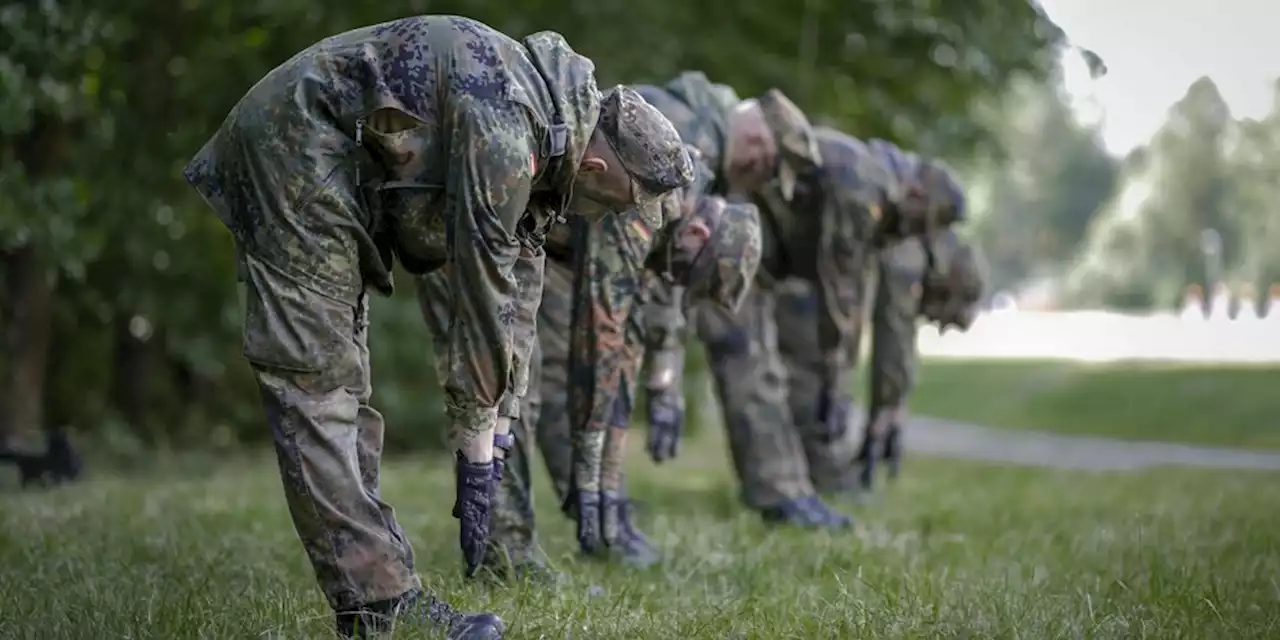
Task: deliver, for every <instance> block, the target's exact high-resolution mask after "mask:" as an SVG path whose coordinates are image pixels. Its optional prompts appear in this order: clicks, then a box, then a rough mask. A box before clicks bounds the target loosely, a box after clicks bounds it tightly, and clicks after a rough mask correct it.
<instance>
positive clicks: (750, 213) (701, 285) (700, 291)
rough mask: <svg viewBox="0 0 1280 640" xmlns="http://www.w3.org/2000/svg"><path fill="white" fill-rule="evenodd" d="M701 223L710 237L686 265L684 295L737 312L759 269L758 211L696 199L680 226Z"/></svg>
mask: <svg viewBox="0 0 1280 640" xmlns="http://www.w3.org/2000/svg"><path fill="white" fill-rule="evenodd" d="M694 220H699V221H701V222H702V223H703V224H704V225H706V227H707V228H708V229H710V230H711V236H710V238H709V239H708V241H707V242H706V244H705V245H703V248H702V250H701V251H699V252H698V254H697V255H696V256H691V257H689V258H687V259H686V260H684V261H677V262H685V263H686V264H687V265H688V270H687V271H686V272H685V277H684V282H685V286H686V288H687V289H688V295H690V296H692V297H693V298H695V299H702V300H709V301H711V302H714V303H716V304H718V305H720V306H722V307H724V308H726V309H728V310H729V311H737V309H738V307H739V306H740V305H741V304H742V300H743V298H745V297H746V295H747V291H748V290H749V289H750V288H751V282H752V281H753V280H754V279H755V277H756V271H757V270H758V269H759V268H760V254H761V242H762V240H761V237H760V211H759V210H758V209H757V208H756V206H755V205H754V204H749V203H733V204H730V203H728V202H725V200H724V199H723V198H718V197H704V198H699V199H698V202H697V205H696V206H695V207H694V210H693V214H692V215H690V216H688V217H687V218H686V219H685V221H683V224H690V223H692V222H693V221H694Z"/></svg>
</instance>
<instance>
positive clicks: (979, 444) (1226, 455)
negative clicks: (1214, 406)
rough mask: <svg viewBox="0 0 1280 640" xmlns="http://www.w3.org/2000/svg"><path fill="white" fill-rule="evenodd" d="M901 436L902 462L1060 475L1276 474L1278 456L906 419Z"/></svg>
mask: <svg viewBox="0 0 1280 640" xmlns="http://www.w3.org/2000/svg"><path fill="white" fill-rule="evenodd" d="M905 435H906V443H905V444H906V447H907V455H908V456H909V455H911V454H914V453H920V454H925V455H935V456H941V457H947V458H964V459H969V460H986V461H990V462H1008V463H1013V464H1024V465H1033V466H1039V467H1057V468H1062V469H1094V470H1118V469H1144V468H1148V467H1156V466H1164V465H1184V466H1193V467H1211V468H1218V469H1263V470H1280V452H1274V453H1272V452H1262V451H1250V450H1246V449H1225V448H1218V447H1201V446H1193V445H1184V444H1172V443H1164V442H1133V441H1125V440H1113V439H1109V438H1094V437H1083V436H1064V435H1057V434H1052V433H1044V432H1039V431H1022V430H1016V429H993V428H990V427H980V426H977V425H971V424H964V423H960V422H954V421H951V420H941V419H937V418H929V417H925V416H913V417H911V418H910V424H909V425H908V426H907V427H906V434H905Z"/></svg>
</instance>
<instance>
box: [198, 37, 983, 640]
mask: <svg viewBox="0 0 1280 640" xmlns="http://www.w3.org/2000/svg"><path fill="white" fill-rule="evenodd" d="M185 176H186V178H187V180H188V181H189V182H190V183H191V184H192V185H193V186H194V187H195V188H196V189H197V190H198V191H199V192H200V193H201V195H202V196H203V197H204V199H205V200H206V201H207V202H208V203H209V204H210V205H211V207H212V208H213V209H214V210H215V211H216V212H217V215H218V216H219V217H220V218H221V220H222V221H223V222H224V223H225V224H226V226H227V227H228V228H229V229H230V230H231V232H232V236H233V238H234V244H235V248H236V255H237V264H238V266H239V274H238V275H239V278H240V280H241V281H242V282H243V283H244V285H245V287H246V290H247V296H246V300H247V302H246V309H245V321H244V322H245V325H244V355H245V357H246V358H247V359H248V360H249V362H250V363H251V365H252V368H253V371H254V374H255V376H256V380H257V383H258V385H259V388H260V390H261V396H262V402H263V406H264V409H265V412H266V417H267V422H268V423H269V426H270V428H271V432H272V436H273V439H274V442H275V449H276V453H277V457H278V461H279V465H280V474H281V478H282V480H283V484H284V492H285V496H286V498H287V502H288V507H289V511H290V514H291V516H292V518H293V522H294V525H295V527H296V530H297V533H298V536H299V538H300V539H301V541H302V544H303V547H304V548H305V550H306V552H307V555H308V556H309V558H310V560H311V563H312V565H313V567H314V569H315V573H316V576H317V579H318V581H319V584H320V587H321V589H322V590H323V592H324V594H325V596H326V598H327V599H328V601H329V604H330V605H331V606H332V607H333V609H334V611H335V614H336V620H337V628H338V632H339V634H340V635H343V636H363V635H366V634H368V633H379V632H381V631H384V630H386V629H388V628H390V626H391V625H392V624H393V622H394V620H395V619H397V618H401V619H404V618H411V619H415V620H418V621H421V622H422V623H424V624H433V625H436V626H439V627H442V628H444V629H447V633H448V635H449V637H450V638H468V639H470V638H500V637H502V634H503V633H504V627H505V625H504V623H503V622H502V621H501V620H500V619H499V618H498V617H497V616H496V615H493V614H487V613H486V614H463V613H458V612H456V611H455V610H454V609H453V608H452V607H451V606H449V605H448V604H447V603H445V602H443V601H441V600H438V599H437V598H436V597H435V596H433V595H430V594H428V593H426V592H425V591H424V590H423V588H422V584H421V581H420V579H419V577H418V575H417V570H416V568H415V566H414V559H413V552H412V549H411V547H410V544H409V541H408V540H407V538H406V536H405V534H404V532H403V531H402V530H401V528H400V527H399V525H398V524H397V522H396V518H395V515H394V511H393V509H392V508H391V506H390V505H388V504H387V503H386V502H384V501H383V500H382V499H381V498H380V496H379V491H378V473H379V469H378V468H379V459H380V456H381V452H382V443H383V431H384V425H383V420H382V416H381V415H380V414H379V413H378V412H377V411H376V410H375V409H374V408H373V407H371V406H370V404H369V399H370V396H371V393H372V390H371V384H370V375H369V371H370V369H369V351H368V348H367V330H368V296H369V294H370V293H371V292H376V293H378V294H381V295H388V294H390V293H391V290H392V279H391V271H392V265H393V262H394V261H396V260H398V261H399V262H400V263H401V264H402V265H403V266H404V267H405V268H406V269H407V270H408V271H409V272H410V273H412V274H414V275H415V278H416V280H415V286H416V290H417V293H418V295H419V299H420V301H421V304H422V310H423V314H424V317H425V318H426V319H427V323H428V325H429V326H430V329H431V333H432V335H433V338H434V341H435V347H436V349H435V352H436V354H437V363H438V364H437V366H438V369H439V373H440V379H441V380H442V381H443V383H444V386H445V392H446V393H445V397H446V410H447V415H448V417H449V421H450V437H451V438H452V442H453V446H454V448H455V450H456V454H455V456H456V457H455V468H456V480H457V496H456V499H455V502H454V504H453V512H452V515H453V516H454V517H455V518H457V519H458V520H459V543H460V546H461V549H462V554H463V556H464V559H465V562H466V566H467V572H468V574H469V575H475V574H476V573H477V572H479V571H481V570H484V571H485V573H486V575H491V576H495V577H498V578H507V577H515V576H526V577H531V578H538V579H541V578H554V574H553V573H551V572H550V571H549V570H547V569H546V568H545V565H544V564H543V563H542V561H541V558H539V557H538V555H537V552H536V551H535V550H536V548H537V546H536V545H535V543H534V527H533V509H532V504H531V502H532V496H531V495H530V481H529V480H530V465H531V457H532V456H531V453H530V452H531V449H532V445H533V443H534V442H536V443H537V445H538V448H539V449H540V450H541V452H542V455H543V457H544V459H545V461H546V463H547V467H548V468H549V469H550V470H551V473H552V475H553V477H554V484H555V488H556V492H557V494H558V496H557V498H558V499H559V500H561V501H562V503H563V505H564V507H565V511H566V513H568V514H569V515H570V516H571V517H573V518H575V519H576V520H577V522H578V538H579V542H580V544H581V546H582V549H583V550H584V551H585V552H588V553H615V554H618V555H620V556H621V557H623V558H625V559H626V560H628V561H631V562H635V563H649V562H653V561H654V560H656V558H657V554H656V550H655V549H654V548H653V547H652V546H651V545H650V544H649V543H648V542H647V541H646V540H645V538H644V537H643V536H642V535H641V534H640V533H639V532H638V531H637V530H636V529H635V527H634V524H633V523H632V521H631V514H630V511H631V510H630V505H629V502H628V501H627V499H626V492H625V486H624V482H623V477H622V476H623V474H622V465H621V451H622V449H623V448H624V445H625V439H626V434H627V424H628V422H629V419H630V416H631V413H632V405H633V400H634V399H635V398H636V397H637V392H638V387H639V386H640V383H639V377H640V375H641V373H640V372H641V371H642V370H644V371H647V374H646V376H645V378H646V379H645V381H644V386H646V387H647V392H648V394H647V397H648V407H647V410H648V417H649V421H650V424H651V431H650V439H649V449H650V452H651V454H652V456H653V458H654V459H655V460H658V461H662V460H665V459H668V458H670V457H672V456H674V455H675V454H676V450H677V445H678V441H679V437H680V432H681V426H682V425H681V423H682V421H683V406H684V405H683V400H682V396H681V364H682V363H683V360H684V356H683V352H682V349H683V344H684V340H683V337H684V335H685V326H686V317H688V318H689V320H690V326H694V327H696V334H697V336H698V337H699V338H700V339H701V341H702V342H703V344H705V345H706V347H707V349H708V351H709V353H710V356H711V361H712V365H713V369H714V373H715V381H716V385H717V391H718V394H719V397H720V401H721V405H722V407H723V408H724V415H725V418H726V421H727V422H728V428H729V433H730V442H731V443H732V457H733V462H734V466H735V468H736V470H737V473H738V476H739V478H740V480H741V484H742V493H743V495H742V498H743V500H744V502H745V503H746V504H747V505H748V507H749V508H751V509H755V510H757V511H759V512H760V513H761V514H762V515H763V516H764V517H765V518H766V519H768V520H770V521H774V522H778V523H784V524H792V525H800V526H805V527H824V528H844V527H848V526H849V525H850V519H849V518H848V517H847V516H844V515H840V514H838V513H836V512H834V511H833V510H832V509H830V508H829V507H828V506H827V505H826V504H824V503H823V502H822V501H821V500H820V499H819V498H818V497H817V492H818V491H821V490H834V489H839V488H841V487H842V486H843V485H844V484H845V483H846V478H847V477H848V476H849V475H850V473H851V472H852V471H851V470H852V469H853V468H854V467H855V466H857V465H856V460H855V459H856V458H859V457H860V458H861V459H863V460H865V461H866V462H867V464H864V465H862V469H863V470H864V471H866V470H868V469H870V467H871V465H870V463H871V462H873V461H874V460H875V459H876V458H877V457H879V453H880V451H882V450H883V448H884V447H886V446H887V447H888V448H889V449H890V450H893V449H894V448H895V446H897V445H896V444H895V443H896V442H897V433H898V429H897V426H898V414H899V412H900V410H901V406H902V399H903V395H904V393H905V392H906V390H907V388H908V387H909V386H910V380H911V370H912V355H911V354H912V351H913V349H914V333H915V330H914V327H915V321H916V316H917V315H924V316H926V317H928V318H930V319H931V320H934V321H937V322H939V323H942V324H947V323H950V324H957V325H960V326H962V327H964V326H967V324H968V322H970V321H971V318H972V311H971V309H972V306H973V304H974V302H975V301H976V297H977V294H978V292H979V290H980V288H981V287H980V283H979V282H978V280H977V278H976V271H975V270H974V269H973V265H972V262H973V261H972V257H971V253H970V251H969V249H968V248H967V247H966V246H964V245H963V244H961V243H960V242H959V241H958V240H957V239H956V238H955V236H954V235H952V234H951V233H950V232H949V231H947V227H948V226H949V225H950V224H951V223H953V222H955V221H957V220H959V219H961V218H963V216H964V198H963V196H962V194H961V190H960V187H959V186H958V185H957V184H956V182H955V180H954V178H953V177H952V176H951V175H950V173H949V172H948V171H947V170H946V169H945V168H944V167H943V166H941V165H940V164H939V163H937V162H935V161H932V160H928V159H923V158H919V157H916V156H915V155H913V154H910V153H906V152H903V151H901V150H899V149H898V148H897V147H895V146H894V145H892V144H889V143H886V142H883V141H870V142H863V141H861V140H858V139H855V138H853V137H850V136H848V135H845V134H843V133H840V132H838V131H834V130H830V129H824V128H820V127H812V126H811V125H810V124H809V122H808V120H807V119H806V117H805V115H804V114H803V113H802V112H801V111H800V109H798V108H797V107H796V106H795V105H794V104H793V103H792V102H791V101H789V100H788V99H787V98H786V97H785V96H784V95H783V94H782V93H781V92H779V91H776V90H772V91H769V92H767V93H765V94H763V95H760V96H758V97H756V98H754V99H748V100H742V99H740V98H739V96H737V95H736V94H735V92H734V91H733V90H732V89H731V88H729V87H727V86H724V85H719V84H712V83H711V82H709V81H708V80H707V78H706V77H705V76H704V75H703V74H701V73H697V72H687V73H684V74H682V75H680V76H679V77H677V78H676V79H675V80H672V81H671V82H670V83H668V84H666V85H664V86H661V87H657V86H635V87H623V86H618V87H614V88H611V89H607V90H603V91H602V90H600V89H599V88H598V87H597V85H596V81H595V77H594V66H593V63H592V62H591V60H589V59H587V58H585V57H583V56H581V55H579V54H577V53H575V52H574V51H573V49H572V48H571V47H570V46H569V44H568V43H567V42H565V40H564V38H563V37H562V36H560V35H559V34H557V33H554V32H549V31H544V32H540V33H536V34H534V35H531V36H528V37H526V38H524V39H521V40H516V39H513V38H511V37H508V36H506V35H504V34H502V33H499V32H497V31H495V30H493V29H492V28H490V27H488V26H486V25H484V24H481V23H479V22H476V21H474V20H470V19H467V18H462V17H457V16H418V17H411V18H404V19H400V20H396V21H392V22H387V23H383V24H379V25H374V26H370V27H365V28H361V29H356V30H353V31H349V32H346V33H342V34H339V35H336V36H333V37H331V38H328V39H325V40H323V41H321V42H319V43H317V44H315V45H313V46H311V47H310V48H308V49H306V50H304V51H302V52H301V53H299V54H298V55H296V56H294V57H293V58H291V59H290V60H288V61H287V62H285V63H284V64H282V65H281V66H279V67H277V68H276V69H275V70H273V71H271V72H270V73H269V74H267V76H266V77H265V78H263V79H262V80H261V81H260V82H258V83H257V84H256V85H254V86H253V88H252V89H250V91H249V92H248V93H247V94H246V95H245V96H244V97H243V98H242V99H241V100H240V102H239V103H238V104H237V105H236V106H235V107H234V108H233V110H232V111H231V113H230V114H229V115H228V116H227V118H226V120H225V121H224V123H223V124H222V126H221V127H220V128H219V129H218V131H217V132H216V133H215V134H214V135H213V137H212V138H211V139H210V140H209V141H208V142H207V143H206V144H205V146H204V147H203V148H202V149H201V150H200V151H199V153H198V154H197V155H196V157H195V158H194V159H193V160H192V161H191V162H190V164H189V165H188V166H187V168H186V170H185ZM907 241H909V242H907ZM877 263H880V264H881V268H880V269H879V279H880V286H879V290H880V292H879V294H878V296H877V297H878V298H879V299H880V300H881V301H882V303H883V304H881V305H879V306H877V309H878V311H877V312H876V318H877V323H878V324H877V330H876V334H877V335H876V345H877V350H878V351H880V352H881V353H882V356H878V358H879V360H880V362H878V363H877V366H876V378H875V381H874V382H873V387H874V392H873V394H872V402H871V409H870V412H871V415H870V420H869V427H868V429H867V437H866V438H865V440H864V444H863V446H862V447H861V449H862V451H861V455H860V456H858V455H857V454H858V452H857V451H855V450H856V449H857V448H858V446H857V445H856V444H851V442H852V440H851V439H850V437H849V436H850V435H852V434H851V433H849V432H850V431H851V430H850V429H848V428H847V425H848V423H849V422H850V413H851V410H850V404H849V392H850V390H851V380H850V375H851V369H852V365H853V362H854V357H855V354H856V347H857V342H858V328H859V324H860V319H861V317H862V309H863V304H864V297H865V296H864V285H865V283H866V282H867V275H866V274H867V273H869V271H868V269H874V268H875V265H876V264H877ZM788 291H789V292H790V293H786V292H788ZM792 326H795V328H794V329H792V328H791V327H792ZM782 327H786V330H785V331H780V330H779V329H780V328H782ZM881 333H885V334H886V335H884V336H881V335H880V334H881ZM642 360H647V362H645V363H643V366H644V367H645V368H642ZM864 475H866V477H867V478H869V477H870V476H869V475H868V474H865V473H864Z"/></svg>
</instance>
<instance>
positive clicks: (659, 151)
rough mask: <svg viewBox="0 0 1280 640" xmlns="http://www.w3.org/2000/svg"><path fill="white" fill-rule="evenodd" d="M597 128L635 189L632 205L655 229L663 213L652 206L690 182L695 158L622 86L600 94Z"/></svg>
mask: <svg viewBox="0 0 1280 640" xmlns="http://www.w3.org/2000/svg"><path fill="white" fill-rule="evenodd" d="M596 128H597V129H598V130H599V131H600V132H601V133H602V134H604V138H605V140H607V141H608V142H609V144H610V146H612V147H613V150H614V152H616V153H617V154H618V159H619V160H621V161H622V168H623V169H626V171H627V173H628V174H630V175H631V178H632V179H633V180H634V181H635V183H636V185H637V186H638V187H639V189H638V191H639V193H637V197H636V200H637V202H636V205H637V208H638V209H639V210H640V212H641V217H642V218H644V220H645V222H646V223H649V224H652V225H654V226H657V225H658V223H659V220H658V217H659V215H660V213H661V211H660V208H659V207H658V206H656V204H657V203H655V202H654V201H655V200H656V199H657V198H658V197H659V196H662V195H663V194H666V193H667V192H670V191H672V190H674V189H681V188H684V187H687V186H689V184H690V183H692V182H693V179H694V168H693V159H692V158H690V157H689V153H688V151H687V150H686V149H685V145H684V142H683V141H681V140H680V134H679V133H677V132H676V128H675V126H673V125H672V124H671V121H670V120H667V117H666V116H664V115H662V113H661V112H660V111H658V110H657V109H656V108H655V107H654V106H653V105H651V104H649V103H648V102H645V100H644V98H642V97H640V94H638V93H636V92H635V91H633V90H632V89H629V88H627V87H623V86H621V85H619V86H616V87H614V88H612V89H610V90H609V91H607V92H606V93H605V94H604V98H603V100H601V102H600V119H599V121H598V122H597V124H596Z"/></svg>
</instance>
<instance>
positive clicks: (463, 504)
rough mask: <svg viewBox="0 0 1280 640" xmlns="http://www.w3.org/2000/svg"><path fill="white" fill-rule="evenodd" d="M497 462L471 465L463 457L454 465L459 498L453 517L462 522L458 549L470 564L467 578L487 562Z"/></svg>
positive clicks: (456, 500)
mask: <svg viewBox="0 0 1280 640" xmlns="http://www.w3.org/2000/svg"><path fill="white" fill-rule="evenodd" d="M494 466H495V465H494V463H493V462H478V463H477V462H468V461H467V459H466V457H465V456H463V455H462V454H461V453H458V454H457V458H456V460H455V462H454V468H455V471H456V474H457V476H456V479H457V491H458V495H457V498H456V499H455V501H454V503H453V517H455V518H457V519H458V545H459V546H460V547H461V549H462V559H463V560H464V561H466V563H467V577H471V576H473V575H475V573H476V571H477V570H478V569H479V568H480V564H481V563H482V562H483V561H484V553H485V549H486V547H487V545H488V543H489V531H490V528H491V527H490V525H491V522H492V517H493V513H492V505H493V495H494V490H495V480H494Z"/></svg>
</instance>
